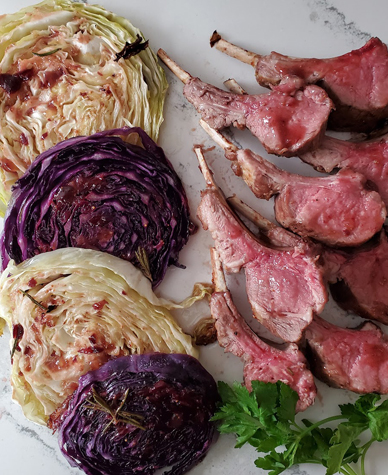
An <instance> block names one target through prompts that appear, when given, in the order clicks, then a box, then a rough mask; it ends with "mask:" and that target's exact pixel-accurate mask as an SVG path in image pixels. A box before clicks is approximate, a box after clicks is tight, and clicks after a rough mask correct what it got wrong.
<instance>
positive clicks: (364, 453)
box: [361, 437, 376, 475]
mask: <svg viewBox="0 0 388 475" xmlns="http://www.w3.org/2000/svg"><path fill="white" fill-rule="evenodd" d="M375 440H376V439H375V438H374V437H372V438H371V440H370V441H369V442H367V443H366V444H365V445H363V446H362V449H363V451H362V455H361V475H365V455H366V453H367V451H368V449H369V447H370V446H371V445H372V444H373V442H374V441H375Z"/></svg>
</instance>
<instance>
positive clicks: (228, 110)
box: [158, 50, 333, 157]
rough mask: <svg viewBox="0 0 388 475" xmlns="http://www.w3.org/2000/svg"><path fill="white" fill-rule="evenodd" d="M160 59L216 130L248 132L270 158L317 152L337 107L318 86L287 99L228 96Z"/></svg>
mask: <svg viewBox="0 0 388 475" xmlns="http://www.w3.org/2000/svg"><path fill="white" fill-rule="evenodd" d="M158 55H159V57H160V59H161V60H162V61H163V62H164V63H165V64H166V65H167V66H168V67H169V68H170V69H171V71H172V72H173V73H174V74H175V75H176V76H177V77H178V78H179V79H180V80H181V81H182V82H183V83H184V84H185V86H184V89H183V94H184V96H185V97H186V99H187V100H188V101H189V102H191V103H192V104H193V105H194V107H195V108H196V109H197V111H198V112H199V113H200V114H201V116H202V118H203V119H204V120H205V121H206V122H207V123H208V124H209V125H211V127H214V128H215V129H217V130H219V129H222V128H224V127H229V126H230V125H233V126H235V127H238V128H244V127H247V128H248V129H249V130H250V131H251V132H252V133H253V135H255V136H256V137H257V138H258V139H259V140H260V142H261V143H262V144H263V145H264V147H265V148H266V150H267V152H268V153H274V154H276V155H283V156H286V157H289V156H293V155H297V154H300V153H305V152H307V151H308V150H312V149H314V148H316V147H317V146H318V145H319V143H320V141H321V139H322V137H323V135H324V132H325V130H326V123H327V120H328V117H329V114H330V111H331V109H332V107H333V104H332V102H331V100H330V99H329V97H328V96H327V94H326V93H325V92H324V91H323V90H322V89H321V88H319V87H317V86H308V87H306V88H305V89H304V90H303V91H296V92H295V91H294V92H293V94H285V93H282V92H279V91H273V92H271V93H268V94H260V95H252V96H251V95H248V94H246V95H242V94H236V93H231V92H228V91H224V90H222V89H219V88H217V87H214V86H211V85H210V84H206V83H204V82H202V81H201V80H200V79H198V78H193V77H192V76H190V74H189V73H187V72H186V71H184V70H183V69H182V68H180V66H178V65H177V64H176V63H175V62H174V61H173V60H172V59H171V58H169V56H167V54H166V52H165V51H163V50H159V51H158Z"/></svg>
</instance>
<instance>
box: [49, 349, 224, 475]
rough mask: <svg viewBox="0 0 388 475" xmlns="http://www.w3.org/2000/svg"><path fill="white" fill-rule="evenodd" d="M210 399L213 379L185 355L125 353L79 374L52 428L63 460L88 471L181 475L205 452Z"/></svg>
mask: <svg viewBox="0 0 388 475" xmlns="http://www.w3.org/2000/svg"><path fill="white" fill-rule="evenodd" d="M217 401H218V393H217V387H216V383H215V381H214V379H213V377H212V376H211V375H210V374H209V373H208V372H207V371H206V370H205V369H204V368H203V366H202V365H201V364H200V363H199V361H198V360H196V359H195V358H193V357H192V356H188V355H180V354H163V353H152V354H146V355H131V356H124V357H122V358H118V359H115V360H111V361H109V362H108V363H106V364H105V365H104V366H101V367H100V368H99V369H97V370H95V371H91V372H89V373H87V374H86V375H84V376H82V377H81V378H80V383H79V387H78V389H77V390H76V391H75V392H74V393H73V395H72V396H71V398H70V400H69V401H68V402H67V404H65V405H64V407H65V409H64V411H63V412H62V414H60V416H58V414H55V413H54V415H55V417H54V421H51V422H53V423H52V424H51V427H54V428H58V427H59V445H60V448H61V451H62V453H63V454H64V456H65V457H66V459H67V460H68V461H69V463H70V465H72V466H73V467H75V466H76V467H79V468H81V469H82V470H84V472H85V473H87V474H88V475H117V474H120V475H135V474H136V475H151V474H153V473H155V471H157V470H160V469H163V468H165V469H166V471H165V472H163V473H164V474H169V475H180V474H183V473H186V472H187V471H188V470H190V469H191V468H192V467H193V466H194V465H196V464H198V463H199V462H200V461H201V460H202V459H203V458H204V457H205V455H206V453H207V451H208V450H209V448H210V446H211V443H212V441H213V438H214V435H215V425H214V423H213V422H210V418H211V417H212V415H213V414H214V411H215V407H216V403H217ZM128 421H130V422H128ZM131 422H132V423H131ZM49 425H50V424H49Z"/></svg>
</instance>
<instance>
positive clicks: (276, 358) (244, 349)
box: [210, 248, 316, 411]
mask: <svg viewBox="0 0 388 475" xmlns="http://www.w3.org/2000/svg"><path fill="white" fill-rule="evenodd" d="M210 252H211V262H212V269H213V284H214V287H215V292H214V293H213V294H212V296H211V299H210V310H211V314H212V317H213V318H214V320H215V326H216V329H217V339H218V343H219V344H220V346H221V347H223V348H224V349H225V351H226V352H229V353H232V354H234V355H235V356H237V357H239V358H241V359H242V361H243V362H244V383H245V385H246V387H247V388H248V390H251V389H252V381H254V380H257V381H264V382H266V383H276V381H282V382H283V383H285V384H287V385H288V386H290V387H291V388H292V389H294V391H296V392H297V393H298V395H299V400H298V402H297V406H296V409H297V411H304V410H305V409H307V407H309V406H310V405H311V404H313V402H314V399H315V396H316V387H315V383H314V378H313V375H312V374H311V372H310V371H309V370H308V369H307V367H306V363H307V362H306V359H305V357H304V356H303V354H302V353H301V351H300V350H299V348H298V346H297V345H296V344H294V343H289V344H286V345H284V346H283V347H282V349H278V348H276V347H273V346H271V345H269V344H267V343H265V342H264V341H263V340H262V339H261V338H260V337H259V336H258V335H257V334H256V333H254V332H253V331H252V329H251V328H250V327H249V326H248V324H247V323H246V322H245V320H244V318H243V317H242V316H241V315H240V313H239V312H238V310H237V308H236V306H235V305H234V303H233V300H232V296H231V294H230V292H229V290H228V288H227V286H226V282H225V276H224V272H223V269H222V264H221V261H220V258H219V255H218V253H217V251H216V250H215V249H214V248H212V249H211V251H210Z"/></svg>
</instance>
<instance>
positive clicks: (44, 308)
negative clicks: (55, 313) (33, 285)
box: [19, 289, 53, 312]
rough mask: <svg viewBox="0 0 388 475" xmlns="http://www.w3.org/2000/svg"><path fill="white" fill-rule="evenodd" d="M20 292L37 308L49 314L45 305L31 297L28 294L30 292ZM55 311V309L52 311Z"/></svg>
mask: <svg viewBox="0 0 388 475" xmlns="http://www.w3.org/2000/svg"><path fill="white" fill-rule="evenodd" d="M19 290H20V292H21V293H22V294H23V295H24V296H25V297H28V298H29V299H30V300H31V302H33V303H34V304H35V305H36V306H37V307H39V308H40V309H41V310H44V311H45V312H47V310H48V308H47V307H45V306H44V305H42V304H41V303H40V302H38V301H37V300H35V299H34V297H32V295H30V294H29V293H28V290H22V289H19ZM52 310H53V309H52Z"/></svg>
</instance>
